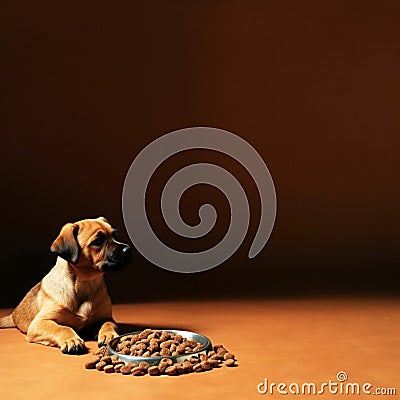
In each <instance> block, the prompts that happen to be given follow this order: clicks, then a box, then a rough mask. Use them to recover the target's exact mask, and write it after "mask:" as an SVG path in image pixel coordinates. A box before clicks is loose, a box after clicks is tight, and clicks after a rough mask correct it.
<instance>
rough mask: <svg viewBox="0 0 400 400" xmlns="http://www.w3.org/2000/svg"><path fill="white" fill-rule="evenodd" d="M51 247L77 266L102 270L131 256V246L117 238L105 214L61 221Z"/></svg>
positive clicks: (117, 265)
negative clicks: (75, 220)
mask: <svg viewBox="0 0 400 400" xmlns="http://www.w3.org/2000/svg"><path fill="white" fill-rule="evenodd" d="M50 249H51V251H52V252H53V253H56V254H57V255H58V256H60V257H61V258H63V259H64V260H66V261H68V262H69V263H70V264H72V265H73V266H75V267H76V268H93V269H95V270H97V271H101V272H106V271H111V270H114V269H117V268H120V267H122V266H124V265H126V264H128V263H129V262H130V260H131V259H132V250H131V248H130V247H129V246H128V245H127V244H125V243H121V242H118V241H117V233H116V230H115V228H113V227H112V226H111V225H110V223H109V222H108V221H107V220H106V219H105V218H104V217H99V218H96V219H84V220H82V221H78V222H74V223H68V224H66V225H64V226H63V227H62V229H61V232H60V234H59V235H58V237H57V239H56V240H55V241H54V242H53V244H52V245H51V248H50Z"/></svg>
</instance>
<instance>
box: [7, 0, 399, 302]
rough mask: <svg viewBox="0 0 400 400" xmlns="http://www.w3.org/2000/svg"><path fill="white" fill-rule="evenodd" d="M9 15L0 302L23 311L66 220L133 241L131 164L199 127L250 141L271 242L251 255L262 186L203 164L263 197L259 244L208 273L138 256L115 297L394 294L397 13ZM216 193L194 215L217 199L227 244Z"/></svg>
mask: <svg viewBox="0 0 400 400" xmlns="http://www.w3.org/2000/svg"><path fill="white" fill-rule="evenodd" d="M0 18H1V20H0V29H1V32H0V40H1V49H2V50H1V53H2V54H1V59H2V61H1V64H0V68H1V76H2V85H1V86H2V88H1V94H2V104H1V110H2V117H1V120H0V124H1V138H2V140H1V142H2V143H1V154H2V155H1V188H2V190H1V228H2V229H1V238H0V243H1V254H2V261H1V264H2V282H3V287H4V286H6V290H2V291H1V293H0V305H2V306H14V305H15V304H16V303H17V301H18V300H19V299H20V298H21V296H23V294H24V293H25V292H26V291H27V290H28V289H29V288H30V287H31V286H32V285H33V284H34V283H36V282H37V281H38V280H40V279H41V277H42V276H43V275H44V274H45V273H46V272H47V271H48V270H49V268H50V267H51V265H52V263H53V261H54V257H53V255H51V254H50V252H49V246H50V244H51V242H52V240H53V239H54V238H55V236H56V234H57V233H58V230H59V229H60V226H61V225H62V224H63V223H64V222H67V221H72V220H77V219H80V218H83V217H91V216H98V215H106V216H107V217H109V219H110V220H111V221H112V222H114V224H115V225H117V226H118V227H119V228H120V231H121V234H122V238H125V239H126V240H127V237H126V234H125V232H124V226H123V221H122V214H121V191H122V185H123V181H124V177H125V174H126V172H127V170H128V168H129V166H130V164H131V162H132V161H133V159H134V158H135V156H136V155H137V154H138V152H139V151H140V150H141V149H142V148H143V147H144V146H146V145H147V144H148V143H150V142H151V141H153V140H154V139H156V138H158V137H159V136H161V135H163V134H165V133H167V132H170V131H173V130H176V129H180V128H184V127H190V126H199V125H200V126H214V127H219V128H223V129H226V130H229V131H232V132H234V133H236V134H238V135H240V136H241V137H243V138H244V139H246V140H247V141H248V142H250V143H251V144H252V145H253V146H254V147H255V148H256V149H257V150H258V151H259V153H260V154H261V155H262V157H263V158H264V160H265V161H266V163H267V165H268V167H269V169H270V172H271V174H272V176H273V179H274V182H275V185H276V190H277V196H278V215H277V221H276V225H275V228H274V231H273V234H272V236H271V238H270V240H269V243H268V245H267V246H266V247H265V249H264V250H263V252H262V253H261V254H260V255H259V256H258V257H257V258H256V259H254V260H248V259H247V257H246V254H247V251H248V248H249V246H250V243H251V240H252V234H253V233H254V229H255V227H256V225H257V220H256V217H257V212H258V211H257V210H258V208H257V207H258V203H257V201H258V200H257V194H256V192H255V190H254V185H253V186H252V183H251V182H249V181H248V179H247V177H246V176H244V174H243V173H242V172H243V171H241V169H240V168H239V167H238V166H237V165H235V164H234V163H232V162H231V161H230V160H227V159H224V158H223V157H219V156H215V155H213V154H210V153H208V152H205V153H206V154H205V155H204V156H205V157H206V158H207V157H208V160H215V162H218V163H221V164H222V165H224V166H225V167H226V168H227V169H230V168H231V169H233V172H234V173H237V175H238V176H239V177H242V179H243V185H244V186H245V187H246V188H247V190H248V193H249V194H250V197H251V199H250V200H251V203H252V208H253V210H254V215H253V218H252V223H251V229H250V232H249V235H248V236H247V238H246V241H245V243H244V244H243V246H242V247H241V249H240V250H239V251H238V252H237V253H236V254H235V255H234V256H233V257H232V258H231V259H230V260H229V261H227V262H225V263H224V264H223V265H222V266H220V267H218V268H216V269H214V270H212V271H209V272H205V273H201V274H194V275H193V274H191V275H183V274H175V273H171V272H167V271H164V270H162V269H160V268H157V267H155V266H153V265H151V264H150V263H149V262H147V261H146V260H145V259H143V258H142V256H141V255H140V254H139V253H138V252H135V262H134V263H133V264H132V265H131V266H130V267H127V268H126V269H124V270H123V271H121V272H119V273H116V274H114V275H110V276H108V278H107V279H108V283H109V291H110V293H111V296H112V298H113V300H114V301H115V302H132V301H145V300H153V299H156V298H161V299H164V298H165V299H170V298H174V297H178V298H184V296H189V297H190V298H207V297H215V296H221V297H227V298H231V297H248V296H268V295H280V296H289V295H294V294H298V293H301V294H303V295H308V294H310V295H314V294H318V295H319V294H335V293H338V294H341V293H367V294H371V295H372V294H380V295H381V294H393V293H396V291H397V290H398V289H397V287H398V268H399V261H400V258H399V251H398V247H399V246H398V238H399V222H400V212H399V206H398V205H399V201H400V186H399V175H400V174H399V128H400V117H399V115H400V114H399V93H400V80H399V71H400V25H399V23H398V21H399V18H400V4H399V3H398V2H397V1H379V2H377V1H336V0H335V1H324V2H318V1H315V2H296V1H289V2H265V1H243V2H239V1H201V2H189V1H147V2H122V1H118V2H101V1H93V2H71V1H57V2H53V1H37V2H30V1H18V2H2V4H1V10H0ZM200 156H201V155H199V154H198V152H193V153H191V155H188V156H187V158H185V157H183V158H182V157H178V158H177V159H175V160H174V161H172V162H170V163H169V165H168V168H170V170H171V171H174V168H175V169H176V168H177V167H179V166H180V165H181V164H182V163H184V162H185V161H186V162H190V161H191V160H192V159H197V158H199V157H200ZM171 174H172V172H171ZM162 179H163V178H162V177H161V178H159V181H157V180H155V184H154V185H153V189H152V190H153V191H154V193H156V192H157V190H158V191H159V190H161V186H160V185H161V183H162V182H161V181H162ZM157 188H158V189H157ZM202 189H204V188H199V189H198V192H200V193H201V195H200V194H197V196H192V197H190V196H188V197H187V199H186V200H185V202H184V204H183V211H184V214H185V215H186V218H187V219H188V221H195V219H193V218H194V216H195V213H194V211H195V210H193V207H191V204H190V203H191V201H192V200H191V199H193V197H194V198H200V199H201V198H203V197H202V196H204V198H205V199H208V200H209V199H210V197H211V198H214V197H215V198H216V205H219V206H222V210H221V212H220V215H221V218H220V220H219V221H218V222H219V225H218V228H217V230H216V235H217V237H218V235H219V236H221V235H223V232H224V230H225V229H226V224H225V223H226V218H225V219H224V215H226V210H225V211H224V209H223V208H224V204H225V203H224V201H223V199H221V198H220V196H219V197H218V196H214V193H213V192H208V194H207V190H205V191H202ZM157 201H158V200H157V199H156V198H154V203H153V201H152V204H150V205H149V207H156V206H155V204H157ZM225 205H226V204H225ZM224 213H225V214H224ZM154 215H155V216H154V218H153V221H152V222H153V223H154V224H155V226H159V228H160V231H161V234H162V235H164V237H165V240H172V239H171V237H169V236H168V232H166V231H165V229H164V228H165V227H164V226H163V224H162V221H161V218H160V216H159V215H157V214H154ZM208 240H210V241H211V242H212V241H213V240H215V237H213V238H210V239H208ZM177 245H179V241H178V243H177ZM183 245H184V244H183ZM203 245H207V243H203V244H201V246H203ZM201 246H200V247H201ZM189 247H190V246H189Z"/></svg>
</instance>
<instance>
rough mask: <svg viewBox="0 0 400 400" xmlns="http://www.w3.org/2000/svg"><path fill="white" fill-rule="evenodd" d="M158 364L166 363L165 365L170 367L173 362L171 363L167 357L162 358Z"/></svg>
mask: <svg viewBox="0 0 400 400" xmlns="http://www.w3.org/2000/svg"><path fill="white" fill-rule="evenodd" d="M160 362H165V363H167V365H172V364H173V363H174V362H173V361H172V360H171V359H170V358H168V357H166V358H162V359H161V361H160Z"/></svg>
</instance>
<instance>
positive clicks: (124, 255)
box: [101, 242, 133, 271]
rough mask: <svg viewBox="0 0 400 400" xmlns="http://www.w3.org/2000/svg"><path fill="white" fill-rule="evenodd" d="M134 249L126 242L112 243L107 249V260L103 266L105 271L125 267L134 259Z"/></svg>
mask: <svg viewBox="0 0 400 400" xmlns="http://www.w3.org/2000/svg"><path fill="white" fill-rule="evenodd" d="M132 255H133V252H132V249H131V248H130V247H129V246H128V245H127V244H124V243H119V242H116V243H113V244H110V245H109V246H108V248H107V250H106V256H105V261H104V263H103V265H102V267H101V269H102V270H103V271H113V270H116V269H119V268H121V267H124V266H125V265H127V264H129V262H130V261H131V260H132Z"/></svg>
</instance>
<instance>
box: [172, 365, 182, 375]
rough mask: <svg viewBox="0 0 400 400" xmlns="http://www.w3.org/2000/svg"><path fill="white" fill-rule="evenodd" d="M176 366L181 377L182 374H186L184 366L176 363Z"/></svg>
mask: <svg viewBox="0 0 400 400" xmlns="http://www.w3.org/2000/svg"><path fill="white" fill-rule="evenodd" d="M174 365H175V367H176V373H177V374H178V375H181V374H183V373H184V372H185V370H184V368H183V365H182V364H179V363H176V364H174Z"/></svg>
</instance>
